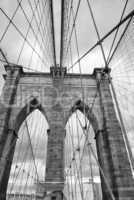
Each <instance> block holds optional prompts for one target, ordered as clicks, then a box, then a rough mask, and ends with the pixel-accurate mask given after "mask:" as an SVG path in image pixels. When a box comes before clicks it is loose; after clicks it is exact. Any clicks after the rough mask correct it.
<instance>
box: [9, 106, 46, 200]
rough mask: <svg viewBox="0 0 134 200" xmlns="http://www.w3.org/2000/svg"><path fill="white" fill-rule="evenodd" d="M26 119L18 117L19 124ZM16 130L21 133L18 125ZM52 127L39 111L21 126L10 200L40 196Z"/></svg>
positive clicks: (10, 180) (31, 114) (12, 169)
mask: <svg viewBox="0 0 134 200" xmlns="http://www.w3.org/2000/svg"><path fill="white" fill-rule="evenodd" d="M23 111H24V109H23ZM24 116H25V113H23V117H24ZM23 117H22V116H19V117H18V121H19V124H21V121H22V118H23ZM20 119H21V120H20ZM16 127H17V128H16V130H17V129H18V126H16ZM48 128H49V125H48V123H47V120H46V118H45V116H44V115H43V114H42V113H41V111H40V110H39V109H35V110H31V112H30V114H29V115H28V116H27V117H26V119H25V120H24V121H23V123H22V124H21V126H20V128H19V130H18V140H17V143H16V148H15V152H14V157H13V163H12V167H11V171H10V177H9V182H8V188H7V199H12V197H13V198H14V199H24V198H25V199H26V198H28V199H29V197H30V198H32V199H34V198H35V197H36V194H37V186H38V184H39V183H41V182H44V181H45V168H46V153H47V129H48Z"/></svg>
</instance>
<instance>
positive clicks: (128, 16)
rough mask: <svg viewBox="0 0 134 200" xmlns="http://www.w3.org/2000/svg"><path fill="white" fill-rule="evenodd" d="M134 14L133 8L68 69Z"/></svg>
mask: <svg viewBox="0 0 134 200" xmlns="http://www.w3.org/2000/svg"><path fill="white" fill-rule="evenodd" d="M132 16H134V10H132V11H131V12H130V13H129V14H128V15H127V16H126V17H125V18H124V19H122V21H121V22H119V23H118V24H117V25H116V26H114V27H113V28H112V29H111V30H110V31H109V32H108V33H107V34H106V35H104V36H103V37H102V38H101V39H100V41H98V42H96V43H95V44H94V45H93V46H92V47H91V48H89V49H88V50H87V51H86V52H85V53H84V54H83V55H82V56H81V57H80V58H79V59H78V60H76V61H75V62H74V64H73V65H71V66H70V67H69V69H68V71H69V70H70V69H72V68H73V67H74V66H75V65H76V64H77V63H78V62H79V61H81V60H82V59H84V58H85V57H86V56H87V55H88V54H89V53H90V52H92V50H94V49H95V48H96V47H97V46H98V45H100V43H102V42H103V41H104V40H105V39H106V38H107V37H109V36H110V35H111V34H112V33H113V32H114V31H116V29H117V28H118V27H119V26H121V25H122V24H124V23H125V22H126V21H127V20H128V19H129V18H131V17H132Z"/></svg>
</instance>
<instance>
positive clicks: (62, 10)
mask: <svg viewBox="0 0 134 200" xmlns="http://www.w3.org/2000/svg"><path fill="white" fill-rule="evenodd" d="M64 12H65V0H61V39H60V67H62V64H63V49H64V27H65V20H64Z"/></svg>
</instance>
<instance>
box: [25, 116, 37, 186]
mask: <svg viewBox="0 0 134 200" xmlns="http://www.w3.org/2000/svg"><path fill="white" fill-rule="evenodd" d="M25 125H26V128H27V133H28V138H29V143H30V148H31V152H32V157H33V162H34V166H35V170H36V175H37V180H38V182H39V174H38V170H37V166H36V162H35V156H34V151H33V146H32V142H31V137H30V131H29V127H28V123H27V120H25Z"/></svg>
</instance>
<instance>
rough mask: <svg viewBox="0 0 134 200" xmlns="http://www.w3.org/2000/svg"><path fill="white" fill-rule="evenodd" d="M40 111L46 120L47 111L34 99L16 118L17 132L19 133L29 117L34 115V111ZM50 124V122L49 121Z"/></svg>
mask: <svg viewBox="0 0 134 200" xmlns="http://www.w3.org/2000/svg"><path fill="white" fill-rule="evenodd" d="M36 109H38V110H39V111H40V112H41V113H42V114H43V115H44V116H45V118H46V120H47V117H46V114H45V111H44V109H43V107H42V105H41V103H40V102H39V101H38V100H37V99H36V98H33V99H32V100H31V101H30V102H29V103H27V104H26V105H25V106H24V107H22V109H21V110H20V111H19V113H18V114H17V116H16V119H15V125H14V126H15V132H16V133H17V132H18V130H19V128H20V126H21V124H22V123H23V121H24V120H25V119H26V118H27V116H28V115H29V114H30V113H32V112H33V111H34V110H36ZM47 122H48V120H47Z"/></svg>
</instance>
